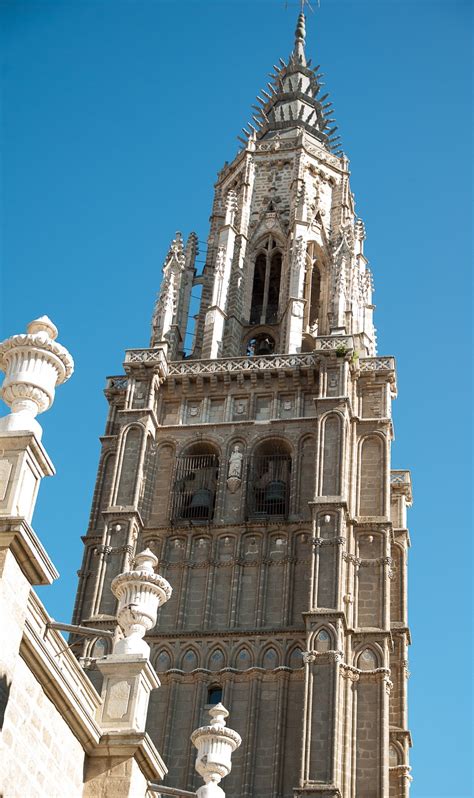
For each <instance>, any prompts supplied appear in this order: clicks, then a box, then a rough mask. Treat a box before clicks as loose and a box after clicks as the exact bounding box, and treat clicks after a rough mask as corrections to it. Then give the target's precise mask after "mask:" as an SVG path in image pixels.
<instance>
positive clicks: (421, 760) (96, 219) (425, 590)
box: [0, 0, 473, 798]
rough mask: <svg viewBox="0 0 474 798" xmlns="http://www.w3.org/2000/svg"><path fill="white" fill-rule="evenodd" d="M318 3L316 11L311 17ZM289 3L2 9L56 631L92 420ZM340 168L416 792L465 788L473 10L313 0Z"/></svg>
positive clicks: (146, 315)
mask: <svg viewBox="0 0 474 798" xmlns="http://www.w3.org/2000/svg"><path fill="white" fill-rule="evenodd" d="M314 6H315V7H316V2H315V3H314ZM297 12H298V7H297V5H293V4H292V3H291V2H289V3H288V8H287V9H285V4H284V2H277V0H274V1H273V0H271V1H270V0H262V1H261V2H258V1H256V0H254V2H252V3H250V2H249V3H245V2H220V3H209V2H205V0H201V2H185V1H184V0H183V2H180V3H171V2H169V3H167V2H157V0H154V2H152V1H151V0H142V1H141V2H134V1H133V0H128V1H124V0H115V2H108V1H106V0H101V1H100V2H99V1H98V0H91V2H85V1H84V2H83V1H82V0H68V1H66V2H59V1H56V2H39V1H38V2H19V1H17V2H16V1H13V0H11V1H10V2H9V1H8V0H0V29H1V31H2V32H1V34H0V36H1V39H0V45H1V51H2V56H1V60H2V63H1V80H2V95H1V102H2V117H1V153H2V160H1V203H2V207H1V220H2V221H1V270H2V288H3V291H2V297H3V303H2V308H1V310H2V318H1V335H2V338H3V337H6V336H7V335H10V334H12V333H16V332H20V331H21V330H23V329H24V327H25V325H26V323H27V322H28V321H29V320H30V319H32V318H34V317H37V316H39V315H41V314H43V313H47V314H48V315H50V316H51V318H52V319H53V320H54V321H55V323H56V324H57V326H58V327H59V330H60V336H59V340H60V341H61V343H63V344H64V345H66V346H67V347H68V348H69V349H70V350H71V352H72V354H73V356H74V358H75V361H76V373H75V375H74V377H73V378H72V379H71V380H70V382H69V383H68V384H67V385H66V386H64V387H61V388H59V390H58V393H57V399H56V402H55V405H54V407H53V409H52V410H51V411H49V412H48V413H47V414H45V415H44V416H43V417H42V418H41V419H40V420H41V423H42V425H43V427H44V437H43V442H44V444H45V446H46V447H47V449H48V452H49V453H50V455H51V457H52V459H53V461H54V463H55V465H56V468H57V471H58V474H57V476H56V477H55V478H54V479H49V480H45V481H44V482H43V485H42V488H41V493H40V497H39V501H38V506H37V511H36V514H35V518H34V526H35V529H36V531H37V532H38V534H39V535H40V536H41V539H42V540H43V542H44V543H45V545H46V547H47V549H48V551H49V553H50V555H51V557H52V558H53V560H54V562H55V564H56V565H57V567H58V568H59V570H60V572H61V579H60V580H59V581H58V582H57V583H56V584H55V585H54V586H53V587H51V588H48V589H47V590H42V591H41V596H42V599H43V601H44V602H45V603H46V606H47V607H48V609H49V611H50V612H51V613H52V614H53V615H54V616H55V617H56V618H57V619H61V620H64V621H67V620H69V618H70V614H71V611H72V604H73V599H74V593H75V588H76V570H77V568H79V566H80V560H81V553H82V546H81V541H80V536H81V535H82V534H84V533H85V531H86V527H87V519H88V511H89V507H90V501H91V496H92V490H93V485H94V479H95V472H96V465H97V460H98V454H99V442H98V436H99V435H100V434H102V432H103V429H104V423H105V414H106V402H105V399H104V397H103V394H102V389H103V386H104V382H105V376H106V375H108V374H120V373H121V371H122V368H121V363H122V360H123V352H124V349H125V348H127V347H139V346H146V345H147V344H148V338H149V321H150V316H151V311H152V307H153V303H154V297H155V293H156V291H157V289H158V286H159V283H160V276H161V264H162V261H163V258H164V256H165V254H166V251H167V247H168V244H169V241H170V239H171V238H172V237H173V235H174V232H175V230H177V229H179V230H182V231H183V233H184V234H185V235H187V234H188V233H189V232H190V231H191V230H195V231H196V232H197V233H198V237H199V239H200V240H201V241H205V239H206V237H207V224H208V217H209V213H210V204H211V198H212V188H213V183H214V180H215V176H216V173H217V171H218V169H220V167H221V166H222V164H223V163H224V161H225V160H229V161H230V160H231V159H232V158H233V157H234V155H235V153H236V151H237V144H238V143H237V141H236V136H237V135H238V134H239V131H240V128H241V127H242V126H243V125H244V124H245V122H246V121H247V119H248V118H249V116H250V108H251V105H252V103H253V102H254V98H255V95H256V94H257V93H258V90H259V89H260V88H261V87H262V86H264V85H265V82H266V80H267V79H268V78H267V77H266V76H267V73H268V72H269V71H270V68H271V66H272V64H273V63H275V62H276V61H277V59H278V57H279V56H283V57H286V56H287V55H288V53H289V51H290V49H291V46H292V39H293V30H294V24H295V18H296V15H297ZM307 27H308V36H307V52H308V55H309V56H312V58H313V62H315V63H320V64H321V65H322V70H323V71H324V72H325V74H326V78H325V80H326V84H327V89H328V91H330V92H331V95H332V97H331V99H332V100H333V102H334V106H335V111H336V119H337V122H338V124H339V128H340V132H341V135H342V140H343V145H344V150H345V152H346V153H347V155H348V156H349V158H350V160H351V170H352V190H353V191H354V193H355V195H356V201H357V212H358V214H359V215H360V216H361V217H362V218H363V219H364V221H365V223H366V228H367V234H368V238H367V242H366V254H367V255H368V257H369V259H370V263H371V267H372V269H373V272H374V278H375V288H376V292H375V302H376V304H377V309H376V315H375V319H376V325H377V328H378V341H379V352H380V353H381V354H393V355H395V356H396V358H397V362H398V383H399V399H398V400H397V402H396V403H395V430H396V441H395V444H394V447H393V467H394V468H410V469H411V470H412V473H413V482H414V492H415V504H414V507H413V509H412V510H411V512H410V529H411V536H412V549H411V554H410V586H409V589H410V602H409V606H410V624H411V628H412V635H413V646H412V649H411V653H410V670H411V673H412V676H411V680H410V726H411V729H412V732H413V737H414V744H415V745H414V749H413V755H412V764H413V775H414V782H413V788H412V798H438V797H439V798H441V796H442V797H443V798H461V796H462V797H463V798H467V796H471V795H473V791H472V781H471V778H472V774H471V765H470V758H471V746H470V738H469V734H470V729H471V726H472V711H471V705H470V703H469V700H468V694H469V689H470V685H471V679H470V668H469V662H470V661H471V655H472V649H471V647H470V630H472V624H471V612H470V609H471V606H472V578H471V574H472V547H471V521H472V517H471V516H470V515H469V512H468V509H467V507H466V503H465V497H466V496H467V495H468V494H469V490H470V486H471V479H470V477H471V460H470V452H469V443H470V431H471V429H470V427H469V426H468V417H469V415H470V412H471V408H472V393H471V382H470V366H471V360H472V352H471V348H470V341H471V297H472V280H471V262H472V246H471V230H472V220H471V207H472V192H471V185H472V184H471V176H470V167H469V164H470V157H471V147H472V120H471V114H470V105H471V85H470V74H471V70H472V43H471V35H472V5H471V3H470V2H467V0H442V1H441V0H440V1H439V2H437V1H435V0H410V2H403V0H402V1H401V2H400V1H398V0H397V1H395V0H365V2H364V0H346V1H344V0H322V2H321V9H320V10H317V12H316V14H314V15H310V17H309V19H308V24H307Z"/></svg>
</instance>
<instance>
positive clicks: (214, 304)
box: [203, 191, 237, 358]
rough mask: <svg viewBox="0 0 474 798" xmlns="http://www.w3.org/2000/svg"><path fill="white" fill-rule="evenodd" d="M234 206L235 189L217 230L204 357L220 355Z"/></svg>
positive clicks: (231, 246)
mask: <svg viewBox="0 0 474 798" xmlns="http://www.w3.org/2000/svg"><path fill="white" fill-rule="evenodd" d="M236 208H237V198H236V196H235V192H234V191H229V193H228V195H227V200H226V211H225V220H224V225H223V227H222V228H221V230H220V231H219V240H218V245H217V258H216V263H215V271H214V287H213V292H212V301H211V306H210V307H209V309H208V310H207V313H206V318H205V322H204V341H203V357H205V358H216V357H221V356H222V355H221V346H222V339H223V337H224V325H225V321H226V318H227V299H228V294H229V285H230V275H231V270H232V260H233V257H234V248H235V237H236V229H235V227H234V221H235V214H236Z"/></svg>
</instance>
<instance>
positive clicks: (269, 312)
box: [250, 236, 282, 324]
mask: <svg viewBox="0 0 474 798" xmlns="http://www.w3.org/2000/svg"><path fill="white" fill-rule="evenodd" d="M281 265H282V254H281V251H280V249H278V248H277V244H276V241H275V239H274V238H272V236H269V237H268V238H267V239H266V241H265V242H264V243H263V245H262V247H261V249H260V251H259V252H258V254H257V257H256V258H255V268H254V273H253V287H252V304H251V306H250V324H276V322H277V320H278V304H279V298H280V282H281Z"/></svg>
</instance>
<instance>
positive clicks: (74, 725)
mask: <svg viewBox="0 0 474 798" xmlns="http://www.w3.org/2000/svg"><path fill="white" fill-rule="evenodd" d="M50 621H51V618H50V616H49V615H48V614H47V612H46V610H45V608H44V607H43V605H42V603H41V602H40V600H39V598H38V597H37V596H36V594H35V593H34V592H33V591H32V592H31V593H30V596H29V598H28V612H27V616H26V620H25V626H24V631H23V638H22V641H21V645H20V654H21V656H22V657H23V659H24V660H25V662H26V663H27V665H28V667H29V668H30V669H31V671H32V673H33V674H34V676H35V677H36V679H37V680H38V681H39V682H40V684H41V686H42V688H43V690H44V691H45V693H46V694H47V696H48V698H49V699H50V700H51V701H52V702H53V704H54V706H55V707H56V709H57V710H58V712H59V713H60V714H61V715H62V717H63V718H64V719H65V721H66V723H67V724H68V726H69V727H70V728H71V730H72V731H73V733H74V734H75V735H76V737H77V738H78V740H79V742H80V743H81V745H82V746H83V747H84V749H85V751H86V752H87V753H92V752H93V750H94V747H95V746H96V745H97V744H98V742H99V740H100V736H101V731H100V728H99V725H98V724H97V723H96V721H95V714H96V711H97V708H98V707H99V705H100V703H101V701H100V697H99V695H98V693H97V692H96V690H95V689H94V687H93V685H92V683H91V682H90V681H89V679H88V677H87V676H86V674H85V673H84V671H83V669H82V668H81V666H80V665H79V663H78V661H77V659H76V658H75V656H74V655H73V653H72V652H71V650H70V649H69V648H68V645H67V643H66V641H65V639H64V637H63V636H62V635H61V634H60V633H59V632H58V631H57V630H55V629H51V628H48V626H47V624H48V623H49V622H50Z"/></svg>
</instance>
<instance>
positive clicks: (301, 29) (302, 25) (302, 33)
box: [293, 12, 306, 66]
mask: <svg viewBox="0 0 474 798" xmlns="http://www.w3.org/2000/svg"><path fill="white" fill-rule="evenodd" d="M305 42H306V19H305V15H304V14H303V12H301V14H299V16H298V21H297V23H296V30H295V47H294V50H293V59H294V60H295V61H299V62H300V64H303V65H304V66H306V54H305V51H304V45H305Z"/></svg>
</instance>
